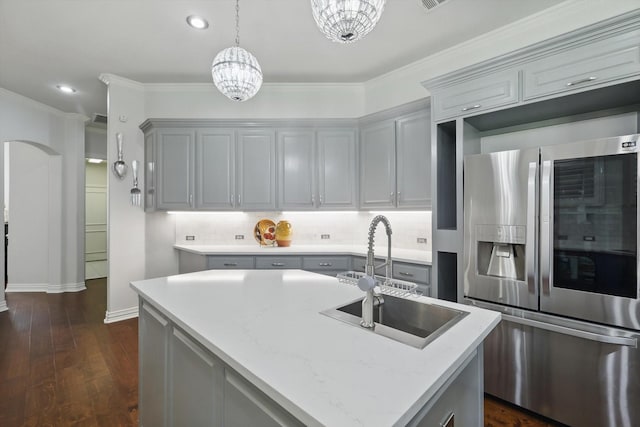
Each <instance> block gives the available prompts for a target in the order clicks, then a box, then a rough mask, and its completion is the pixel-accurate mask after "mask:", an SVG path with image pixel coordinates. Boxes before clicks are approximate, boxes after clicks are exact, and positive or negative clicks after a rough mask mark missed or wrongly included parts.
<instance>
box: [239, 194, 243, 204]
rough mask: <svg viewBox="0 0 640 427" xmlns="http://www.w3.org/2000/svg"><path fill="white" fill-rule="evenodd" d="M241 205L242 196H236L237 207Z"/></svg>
mask: <svg viewBox="0 0 640 427" xmlns="http://www.w3.org/2000/svg"><path fill="white" fill-rule="evenodd" d="M240 205H242V196H241V195H240V194H238V206H240Z"/></svg>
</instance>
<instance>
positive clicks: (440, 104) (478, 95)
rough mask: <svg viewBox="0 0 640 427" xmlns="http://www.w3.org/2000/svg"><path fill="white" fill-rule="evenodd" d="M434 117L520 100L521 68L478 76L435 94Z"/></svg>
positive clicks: (438, 118)
mask: <svg viewBox="0 0 640 427" xmlns="http://www.w3.org/2000/svg"><path fill="white" fill-rule="evenodd" d="M431 99H432V103H433V104H432V106H433V115H434V119H435V120H434V121H440V120H442V119H447V118H451V117H458V116H467V115H471V114H474V113H477V112H480V111H485V110H489V109H491V108H495V107H500V106H503V105H509V104H515V103H516V102H518V70H507V71H503V72H500V73H494V74H491V75H488V76H482V77H478V78H476V79H473V80H470V81H468V82H465V83H461V84H458V85H456V86H453V87H451V88H445V89H443V90H441V91H438V92H434V93H433V94H432V97H431Z"/></svg>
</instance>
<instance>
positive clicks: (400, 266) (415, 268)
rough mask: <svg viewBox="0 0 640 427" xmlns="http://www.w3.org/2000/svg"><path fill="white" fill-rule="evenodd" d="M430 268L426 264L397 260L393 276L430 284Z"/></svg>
mask: <svg viewBox="0 0 640 427" xmlns="http://www.w3.org/2000/svg"><path fill="white" fill-rule="evenodd" d="M429 270H430V268H429V267H427V266H426V265H417V264H405V263H403V262H396V263H394V264H393V278H394V279H400V280H406V281H407V282H415V283H423V284H427V285H428V284H429V283H430V280H429Z"/></svg>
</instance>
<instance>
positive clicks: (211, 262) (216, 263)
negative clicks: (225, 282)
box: [207, 256, 253, 270]
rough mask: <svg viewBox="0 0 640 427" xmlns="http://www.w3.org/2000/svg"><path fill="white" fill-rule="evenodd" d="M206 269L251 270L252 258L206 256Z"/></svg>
mask: <svg viewBox="0 0 640 427" xmlns="http://www.w3.org/2000/svg"><path fill="white" fill-rule="evenodd" d="M207 258H208V259H207V268H208V269H210V270H224V269H234V268H238V269H245V268H246V269H252V268H253V257H252V256H236V257H223V256H208V257H207Z"/></svg>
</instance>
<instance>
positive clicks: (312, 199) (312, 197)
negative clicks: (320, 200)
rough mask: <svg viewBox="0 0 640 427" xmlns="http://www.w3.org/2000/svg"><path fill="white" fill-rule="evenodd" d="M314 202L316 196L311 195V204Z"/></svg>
mask: <svg viewBox="0 0 640 427" xmlns="http://www.w3.org/2000/svg"><path fill="white" fill-rule="evenodd" d="M315 204H316V196H311V206H314V205H315Z"/></svg>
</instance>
